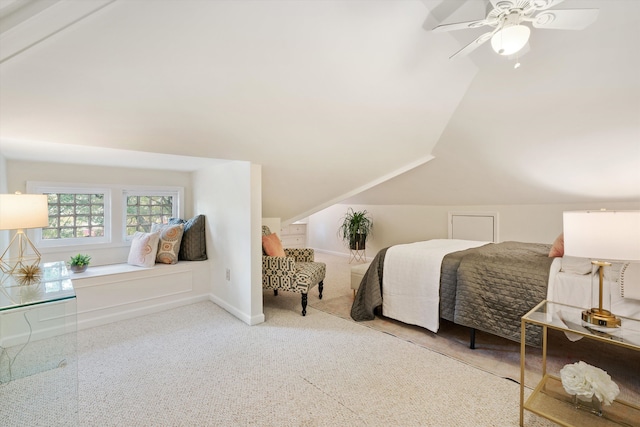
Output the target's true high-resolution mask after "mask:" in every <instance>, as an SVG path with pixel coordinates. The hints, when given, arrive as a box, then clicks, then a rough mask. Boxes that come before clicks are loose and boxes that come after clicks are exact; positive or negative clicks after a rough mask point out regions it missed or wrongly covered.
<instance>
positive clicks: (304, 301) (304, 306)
mask: <svg viewBox="0 0 640 427" xmlns="http://www.w3.org/2000/svg"><path fill="white" fill-rule="evenodd" d="M302 315H303V316H306V315H307V294H302Z"/></svg>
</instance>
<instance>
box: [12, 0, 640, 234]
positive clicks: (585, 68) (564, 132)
mask: <svg viewBox="0 0 640 427" xmlns="http://www.w3.org/2000/svg"><path fill="white" fill-rule="evenodd" d="M36 2H38V0H36ZM13 3H15V2H13ZM27 3H34V2H33V1H31V2H27ZM48 3H50V5H49V7H46V8H41V9H39V10H37V11H35V10H34V16H33V17H31V18H30V19H27V20H23V21H22V22H21V23H20V24H19V25H15V26H13V28H11V29H9V30H7V31H5V32H3V33H2V34H0V43H1V44H0V58H5V59H4V60H3V62H2V64H1V65H0V141H1V144H2V148H3V149H4V151H5V152H8V153H11V156H14V157H16V158H17V157H19V156H20V150H19V149H17V148H16V147H19V146H20V145H22V146H26V144H24V143H23V141H32V143H34V144H37V146H38V147H40V149H39V151H40V153H42V155H43V156H45V155H46V154H45V153H46V151H47V150H46V149H44V148H43V147H47V148H48V149H50V150H54V151H55V150H61V149H62V148H61V147H62V146H60V145H58V144H74V145H84V146H88V147H100V148H102V149H109V148H111V149H127V150H135V151H139V152H152V153H163V154H172V155H186V156H196V157H205V158H213V159H232V160H246V161H251V162H253V163H257V164H261V165H262V171H263V179H262V183H263V215H264V216H277V217H281V218H283V220H284V221H287V220H290V219H296V218H300V217H303V216H305V215H306V214H308V213H311V212H313V211H314V210H316V209H318V208H322V207H324V206H327V205H329V204H331V203H334V202H337V201H340V200H343V199H344V198H345V197H346V198H348V199H347V200H348V201H350V202H361V203H385V204H386V203H398V204H403V203H411V204H490V203H552V202H558V201H562V202H571V201H583V200H586V199H594V198H596V199H602V198H603V197H604V198H615V199H616V200H638V199H640V145H639V144H640V142H639V141H640V77H639V76H640V53H639V52H640V50H639V49H638V44H637V43H638V40H639V39H640V23H639V22H638V19H639V17H640V2H637V1H635V0H613V1H611V0H610V1H588V0H587V1H583V0H566V1H565V2H564V3H563V8H574V7H597V8H599V9H600V10H601V12H600V16H599V17H598V20H597V21H596V23H595V24H593V25H592V26H590V27H588V28H587V29H585V30H582V31H576V32H571V31H552V30H547V31H545V32H543V31H535V32H533V34H532V38H531V41H530V49H529V52H528V53H527V54H526V55H524V56H523V57H522V58H521V62H522V63H523V66H522V67H521V68H520V69H518V70H513V67H512V63H510V62H509V61H507V60H505V59H504V58H501V57H498V56H497V55H495V54H494V53H493V52H491V50H490V48H489V47H488V46H483V47H482V48H480V49H478V50H477V51H476V52H474V53H473V54H471V55H470V56H469V57H467V58H463V59H461V60H456V61H449V60H448V57H449V56H450V55H451V54H452V53H454V52H455V51H457V50H458V49H459V48H460V47H461V46H463V45H464V44H466V43H468V42H469V41H470V40H472V39H473V38H475V37H476V36H477V34H478V33H474V32H473V30H469V31H463V32H458V33H451V34H433V33H431V32H429V31H427V30H426V29H429V28H432V27H433V26H435V25H436V24H438V23H440V22H442V21H444V20H446V21H447V22H449V21H451V20H465V19H476V18H478V17H482V16H484V14H485V13H486V2H482V1H477V0H471V1H467V2H463V1H452V0H447V1H438V0H422V1H418V0H415V1H414V0H402V1H392V0H388V1H378V0H373V1H366V0H360V1H346V0H335V1H331V0H323V1H316V0H299V1H293V0H289V1H287V0H265V1H260V0H242V1H236V0H216V1H199V0H181V1H178V0H165V1H154V2H150V1H136V0H115V1H110V0H87V1H83V2H73V1H65V0H60V1H49V2H48ZM79 4H82V5H83V7H85V8H87V9H84V10H82V11H78V9H77V8H78V5H79ZM87 5H89V6H87ZM91 6H93V11H92V9H91ZM91 12H93V13H91ZM65 17H66V18H67V19H66V21H65V19H64V18H65ZM69 17H73V18H71V19H69ZM44 23H46V24H47V25H43V24H44ZM52 23H57V25H53V24H52ZM43 28H49V32H48V34H47V35H45V36H42V37H40V32H42V29H43ZM425 28H426V29H425ZM34 40H36V42H34ZM15 46H22V47H23V48H24V47H26V49H24V50H20V48H19V49H18V50H17V52H18V53H17V54H15V55H13V53H12V52H13V49H15ZM7 52H9V53H7ZM29 156H31V157H32V158H33V156H34V155H33V154H29ZM432 156H435V159H433V160H430V159H431V158H432ZM48 157H49V158H51V156H50V155H49V156H48ZM58 157H59V158H62V159H64V157H60V156H58ZM363 190H364V191H363Z"/></svg>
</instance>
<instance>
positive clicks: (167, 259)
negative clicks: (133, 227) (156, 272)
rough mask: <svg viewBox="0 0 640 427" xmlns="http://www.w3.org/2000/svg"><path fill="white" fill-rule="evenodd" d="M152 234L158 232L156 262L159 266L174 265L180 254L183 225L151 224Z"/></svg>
mask: <svg viewBox="0 0 640 427" xmlns="http://www.w3.org/2000/svg"><path fill="white" fill-rule="evenodd" d="M151 231H152V232H156V231H158V232H160V242H159V243H158V253H157V254H156V262H159V263H161V264H176V263H177V262H178V254H179V253H180V243H181V242H182V235H183V234H184V224H176V225H169V224H153V226H152V227H151Z"/></svg>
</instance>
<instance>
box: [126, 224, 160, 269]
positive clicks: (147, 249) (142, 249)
mask: <svg viewBox="0 0 640 427" xmlns="http://www.w3.org/2000/svg"><path fill="white" fill-rule="evenodd" d="M159 240H160V233H157V232H156V233H143V232H141V231H136V234H134V235H133V240H132V241H131V249H130V250H129V259H128V260H127V263H128V264H131V265H137V266H138V267H153V266H154V265H155V263H156V254H157V253H158V241H159Z"/></svg>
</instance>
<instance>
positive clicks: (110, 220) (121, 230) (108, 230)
mask: <svg viewBox="0 0 640 427" xmlns="http://www.w3.org/2000/svg"><path fill="white" fill-rule="evenodd" d="M27 193H31V194H44V193H72V194H73V193H76V194H96V193H100V194H104V222H105V224H104V236H102V237H82V238H72V239H43V238H42V229H41V228H36V229H33V230H27V232H28V233H29V237H30V238H31V239H32V240H33V241H34V244H35V245H36V247H37V248H38V249H43V250H44V251H43V252H45V251H47V250H48V249H51V250H53V248H57V250H61V249H64V248H73V247H74V246H75V247H79V246H82V247H86V246H89V245H93V246H101V247H116V246H128V245H130V244H131V240H132V237H133V236H129V237H127V236H126V233H127V230H126V218H127V198H126V196H127V195H136V196H141V195H142V196H144V195H148V196H155V195H158V196H162V195H171V196H174V203H173V205H172V211H173V213H174V215H173V216H175V217H177V218H183V217H184V204H185V201H184V188H183V187H173V186H144V185H118V184H84V183H67V182H40V181H27ZM57 250H56V251H57Z"/></svg>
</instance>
